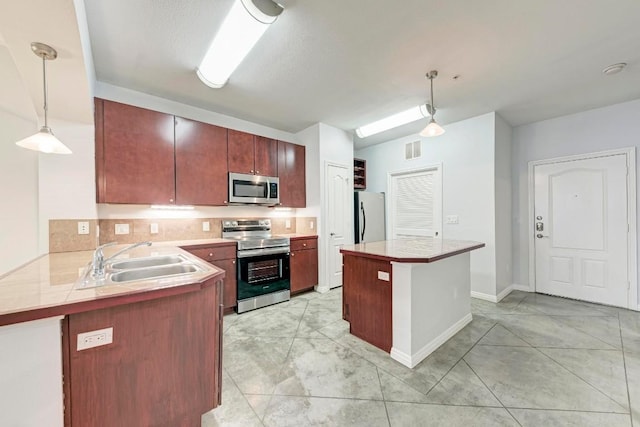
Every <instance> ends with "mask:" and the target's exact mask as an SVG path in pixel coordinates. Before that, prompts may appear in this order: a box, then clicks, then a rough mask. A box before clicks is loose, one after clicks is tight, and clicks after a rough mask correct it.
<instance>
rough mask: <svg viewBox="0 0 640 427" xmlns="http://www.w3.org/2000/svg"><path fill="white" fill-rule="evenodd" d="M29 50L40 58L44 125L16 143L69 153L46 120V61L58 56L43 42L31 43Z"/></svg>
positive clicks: (42, 151) (53, 151)
mask: <svg viewBox="0 0 640 427" xmlns="http://www.w3.org/2000/svg"><path fill="white" fill-rule="evenodd" d="M31 50H32V51H33V53H34V54H35V55H36V56H39V57H40V58H42V80H43V90H44V126H42V127H41V128H40V131H39V132H38V133H36V134H35V135H31V136H30V137H27V138H25V139H22V140H20V141H18V142H16V145H17V146H19V147H22V148H26V149H29V150H34V151H40V152H41V153H47V154H71V150H69V148H68V147H67V146H66V145H64V144H63V143H62V142H60V140H59V139H58V138H56V137H55V136H54V135H53V132H52V131H51V128H50V127H49V124H48V121H47V111H48V109H49V107H48V103H47V61H48V60H49V61H53V60H54V59H56V58H57V57H58V52H56V50H55V49H54V48H52V47H51V46H48V45H46V44H44V43H38V42H33V43H31Z"/></svg>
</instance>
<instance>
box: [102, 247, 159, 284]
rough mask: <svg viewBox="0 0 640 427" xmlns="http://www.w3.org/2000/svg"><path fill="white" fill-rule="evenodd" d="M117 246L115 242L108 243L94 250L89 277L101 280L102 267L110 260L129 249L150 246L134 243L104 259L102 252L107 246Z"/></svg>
mask: <svg viewBox="0 0 640 427" xmlns="http://www.w3.org/2000/svg"><path fill="white" fill-rule="evenodd" d="M117 244H118V243H117V242H110V243H105V244H104V245H100V246H98V247H97V248H96V250H95V252H94V253H93V262H92V263H91V275H92V276H93V278H97V279H101V278H103V277H104V265H105V263H106V262H107V261H109V260H110V259H113V258H115V257H117V256H118V255H120V254H122V253H124V252H127V251H130V250H131V249H135V248H137V247H138V246H144V245H146V246H151V242H149V241H146V242H138V243H134V244H133V245H130V246H127V247H126V248H124V249H121V250H119V251H118V252H116V253H115V254H113V255H111V256H110V257H109V258H107V259H105V258H104V253H102V250H103V249H104V248H106V247H107V246H113V245H117Z"/></svg>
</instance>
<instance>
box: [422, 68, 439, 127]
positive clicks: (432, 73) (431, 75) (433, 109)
mask: <svg viewBox="0 0 640 427" xmlns="http://www.w3.org/2000/svg"><path fill="white" fill-rule="evenodd" d="M436 77H438V71H437V70H432V71H429V72H428V73H427V78H428V79H429V81H430V83H431V104H430V105H429V106H428V107H427V108H428V109H429V112H430V113H431V120H429V124H428V125H427V127H425V128H424V129H422V131H421V132H420V136H427V137H430V136H440V135H442V134H443V133H444V129H443V128H442V126H440V125H439V124H438V123H436V119H434V116H435V115H436V107H435V106H434V104H433V79H435V78H436Z"/></svg>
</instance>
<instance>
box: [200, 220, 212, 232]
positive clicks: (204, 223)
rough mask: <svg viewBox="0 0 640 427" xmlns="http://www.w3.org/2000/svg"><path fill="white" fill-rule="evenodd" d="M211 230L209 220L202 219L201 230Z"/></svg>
mask: <svg viewBox="0 0 640 427" xmlns="http://www.w3.org/2000/svg"><path fill="white" fill-rule="evenodd" d="M210 230H211V224H209V221H202V231H210Z"/></svg>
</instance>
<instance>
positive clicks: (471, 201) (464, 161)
mask: <svg viewBox="0 0 640 427" xmlns="http://www.w3.org/2000/svg"><path fill="white" fill-rule="evenodd" d="M445 129H446V133H445V134H444V135H442V136H439V137H436V138H423V137H420V136H419V135H411V136H408V137H404V138H400V139H396V140H393V141H389V142H386V143H383V144H379V145H374V146H371V147H367V148H364V149H361V150H358V151H356V154H355V156H356V157H358V158H362V159H365V160H366V161H367V191H382V192H385V193H386V192H387V177H388V174H389V173H392V172H399V171H405V170H411V169H418V168H421V167H425V166H428V165H433V164H436V163H440V162H442V165H443V166H442V186H443V200H442V204H443V206H442V214H443V218H446V216H447V215H458V217H459V224H443V237H444V238H447V239H463V240H475V241H479V242H483V243H485V244H486V247H485V248H482V249H479V250H476V251H473V252H472V254H471V290H472V291H474V292H478V293H481V294H485V295H489V296H495V295H496V259H495V251H496V247H495V245H496V242H495V216H494V210H495V209H494V206H495V202H494V191H495V189H494V185H495V184H494V162H495V159H494V139H495V135H494V134H495V113H489V114H484V115H482V116H478V117H474V118H471V119H468V120H464V121H461V122H457V123H451V124H448V125H447V126H445ZM418 139H420V140H422V157H420V158H417V159H412V160H405V159H404V145H405V143H407V142H413V141H416V140H418Z"/></svg>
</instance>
